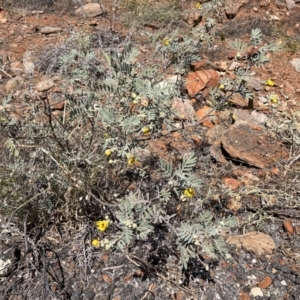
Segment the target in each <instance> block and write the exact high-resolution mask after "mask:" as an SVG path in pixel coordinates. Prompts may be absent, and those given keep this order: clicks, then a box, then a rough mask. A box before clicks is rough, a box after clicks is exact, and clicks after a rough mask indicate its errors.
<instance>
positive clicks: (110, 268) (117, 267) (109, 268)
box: [102, 265, 124, 271]
mask: <svg viewBox="0 0 300 300" xmlns="http://www.w3.org/2000/svg"><path fill="white" fill-rule="evenodd" d="M123 267H124V265H120V266H114V267H107V268H103V269H102V271H108V270H115V269H120V268H123Z"/></svg>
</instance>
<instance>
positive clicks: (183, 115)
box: [172, 99, 195, 120]
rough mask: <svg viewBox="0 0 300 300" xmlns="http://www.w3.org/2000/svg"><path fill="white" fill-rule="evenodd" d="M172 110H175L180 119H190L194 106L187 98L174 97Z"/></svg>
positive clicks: (192, 115) (193, 113)
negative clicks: (183, 99)
mask: <svg viewBox="0 0 300 300" xmlns="http://www.w3.org/2000/svg"><path fill="white" fill-rule="evenodd" d="M172 110H174V111H175V112H176V115H177V117H178V118H179V119H181V120H185V119H188V120H190V119H192V118H193V117H194V115H195V110H194V107H193V106H192V104H191V103H190V102H189V101H188V100H185V101H182V100H180V99H174V101H173V103H172Z"/></svg>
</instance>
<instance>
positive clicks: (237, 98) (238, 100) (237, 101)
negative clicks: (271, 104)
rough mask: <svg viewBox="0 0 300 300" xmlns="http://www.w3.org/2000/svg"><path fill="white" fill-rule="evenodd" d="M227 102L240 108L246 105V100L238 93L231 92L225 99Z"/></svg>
mask: <svg viewBox="0 0 300 300" xmlns="http://www.w3.org/2000/svg"><path fill="white" fill-rule="evenodd" d="M227 101H228V102H229V103H231V104H233V105H235V106H239V107H242V108H247V107H248V101H247V100H245V99H244V98H243V96H242V95H241V94H239V93H233V94H232V96H231V97H230V98H228V100H227Z"/></svg>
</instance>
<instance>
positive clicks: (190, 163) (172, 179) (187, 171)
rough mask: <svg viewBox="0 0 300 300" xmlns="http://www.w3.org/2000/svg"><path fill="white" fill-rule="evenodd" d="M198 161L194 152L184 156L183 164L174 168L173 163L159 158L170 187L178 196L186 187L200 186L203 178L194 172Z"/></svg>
mask: <svg viewBox="0 0 300 300" xmlns="http://www.w3.org/2000/svg"><path fill="white" fill-rule="evenodd" d="M196 163H197V158H196V156H195V155H194V153H191V154H190V155H185V156H183V160H182V163H181V165H179V167H178V168H177V169H174V168H173V166H172V164H171V163H169V162H167V161H164V160H162V159H160V160H159V164H160V168H161V170H162V172H163V177H165V178H167V180H168V184H169V187H170V189H171V190H172V191H174V192H175V193H176V194H177V195H178V196H179V194H180V192H182V191H183V190H184V189H185V188H190V187H191V188H199V187H200V185H201V180H200V179H199V178H197V176H196V175H195V174H193V169H194V168H195V166H196Z"/></svg>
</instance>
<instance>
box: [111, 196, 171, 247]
mask: <svg viewBox="0 0 300 300" xmlns="http://www.w3.org/2000/svg"><path fill="white" fill-rule="evenodd" d="M161 197H162V198H161ZM155 199H159V201H155V203H153V202H154V200H155ZM155 199H149V195H146V196H145V197H144V195H143V194H142V193H141V192H136V193H130V194H128V195H127V196H125V197H124V199H122V201H121V202H120V205H119V207H118V210H117V211H116V218H117V220H118V225H117V226H118V229H119V231H117V232H116V233H115V234H113V236H112V243H113V244H115V246H116V247H117V248H118V249H120V250H124V249H125V248H126V247H128V246H129V244H130V243H131V242H132V241H133V239H136V238H137V239H139V240H145V239H146V238H147V236H148V234H149V233H150V232H152V231H153V230H154V227H153V224H157V223H162V222H169V221H170V219H171V218H172V217H173V216H169V215H167V214H166V212H165V211H164V210H163V208H162V205H163V203H164V201H169V200H170V194H169V193H168V192H166V191H161V192H159V191H157V195H156V197H155Z"/></svg>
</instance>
